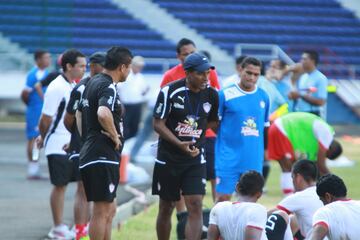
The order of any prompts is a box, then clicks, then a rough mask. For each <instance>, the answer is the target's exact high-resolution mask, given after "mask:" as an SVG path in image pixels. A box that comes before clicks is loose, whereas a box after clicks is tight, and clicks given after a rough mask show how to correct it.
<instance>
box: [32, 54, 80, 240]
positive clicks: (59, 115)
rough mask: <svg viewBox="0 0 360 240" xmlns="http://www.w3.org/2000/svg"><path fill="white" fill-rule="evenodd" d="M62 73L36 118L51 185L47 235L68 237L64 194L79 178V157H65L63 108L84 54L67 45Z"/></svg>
mask: <svg viewBox="0 0 360 240" xmlns="http://www.w3.org/2000/svg"><path fill="white" fill-rule="evenodd" d="M61 66H62V68H63V70H64V71H63V74H61V75H59V76H58V77H57V78H56V79H55V80H54V81H52V82H51V83H50V85H49V87H48V88H47V91H46V93H45V96H44V105H43V109H42V114H41V117H40V122H39V130H40V136H39V137H38V138H37V142H38V145H39V146H42V145H43V144H44V146H45V154H46V157H47V159H48V166H49V173H50V180H51V184H52V185H53V189H52V192H51V196H50V205H51V211H52V214H53V221H54V227H53V228H52V229H51V230H50V232H49V234H48V237H49V238H51V239H72V238H73V237H74V236H73V235H74V234H73V233H72V232H71V231H70V230H69V229H68V226H66V225H65V224H64V223H63V209H64V195H65V190H66V186H67V184H68V183H69V182H72V181H78V180H80V173H79V161H69V159H68V155H67V153H66V152H65V151H64V150H63V146H64V145H65V144H67V143H68V142H69V141H70V136H71V134H70V132H69V131H68V130H67V129H66V128H65V126H64V115H65V108H66V105H67V104H68V102H69V99H70V92H71V90H72V88H73V85H74V83H73V82H74V80H75V79H79V78H82V76H83V75H84V73H85V70H86V58H85V55H83V54H82V53H81V52H79V51H77V50H75V49H70V50H67V51H66V52H65V53H64V55H63V57H62V63H61ZM79 196H80V195H79V194H77V195H76V199H75V207H74V213H75V215H77V214H79V212H78V211H79V209H81V208H79V204H82V203H83V201H80V200H79Z"/></svg>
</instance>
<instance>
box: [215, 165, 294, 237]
mask: <svg viewBox="0 0 360 240" xmlns="http://www.w3.org/2000/svg"><path fill="white" fill-rule="evenodd" d="M263 187H264V178H263V177H262V176H261V175H260V174H259V173H258V172H256V171H248V172H246V173H244V174H243V175H242V176H241V177H240V179H239V181H238V183H237V184H236V192H237V193H238V195H239V196H238V201H236V202H230V201H224V202H219V203H217V204H216V205H215V206H214V208H213V209H212V210H211V212H210V220H209V230H208V239H209V240H217V239H240V240H241V239H245V240H248V239H254V240H255V239H257V240H265V239H274V240H275V239H291V237H290V238H289V237H285V236H284V235H285V232H286V229H287V228H288V216H287V214H286V213H285V212H283V211H277V212H274V213H273V214H272V215H271V216H270V217H269V221H268V222H267V214H266V209H265V207H264V206H262V205H261V204H258V203H256V202H257V200H258V199H259V198H260V197H261V195H262V189H263ZM265 227H266V232H265ZM286 236H289V235H286ZM290 236H291V233H290Z"/></svg>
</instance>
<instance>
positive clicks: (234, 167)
mask: <svg viewBox="0 0 360 240" xmlns="http://www.w3.org/2000/svg"><path fill="white" fill-rule="evenodd" d="M269 107H270V102H269V96H268V95H267V93H266V92H265V91H264V90H262V89H260V88H256V89H255V90H254V91H252V92H245V91H243V90H242V89H241V88H240V87H239V85H238V84H231V85H230V86H228V87H226V88H224V89H223V90H221V91H220V92H219V118H220V126H219V130H218V135H217V139H216V146H215V169H216V172H217V173H225V174H226V173H244V172H245V171H248V170H255V171H258V172H259V173H261V172H262V166H263V161H264V127H265V126H269V122H268V121H269V120H268V119H269Z"/></svg>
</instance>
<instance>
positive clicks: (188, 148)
mask: <svg viewBox="0 0 360 240" xmlns="http://www.w3.org/2000/svg"><path fill="white" fill-rule="evenodd" d="M179 148H180V149H181V150H183V151H184V152H186V153H187V154H189V155H190V156H191V157H196V156H197V155H199V153H200V150H199V149H198V148H197V147H195V146H194V142H193V141H185V142H180V145H179Z"/></svg>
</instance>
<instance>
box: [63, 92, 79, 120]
mask: <svg viewBox="0 0 360 240" xmlns="http://www.w3.org/2000/svg"><path fill="white" fill-rule="evenodd" d="M80 97H81V93H80V92H79V91H78V88H77V87H75V88H74V89H73V90H72V91H71V94H70V99H69V103H68V105H67V107H66V112H67V113H69V114H72V115H74V114H75V112H76V110H77V109H78V106H79V101H80Z"/></svg>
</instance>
